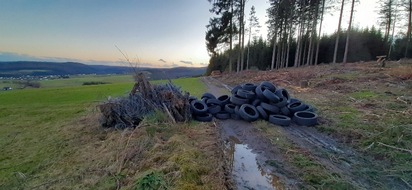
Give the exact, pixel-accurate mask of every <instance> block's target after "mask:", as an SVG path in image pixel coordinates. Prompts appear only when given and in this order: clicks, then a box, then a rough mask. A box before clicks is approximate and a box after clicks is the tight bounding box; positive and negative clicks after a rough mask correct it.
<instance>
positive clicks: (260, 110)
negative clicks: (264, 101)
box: [256, 106, 269, 120]
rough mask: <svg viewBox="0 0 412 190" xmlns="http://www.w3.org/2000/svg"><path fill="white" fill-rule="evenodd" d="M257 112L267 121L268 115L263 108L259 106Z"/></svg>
mask: <svg viewBox="0 0 412 190" xmlns="http://www.w3.org/2000/svg"><path fill="white" fill-rule="evenodd" d="M256 110H257V111H258V112H259V115H260V117H261V118H262V119H264V120H267V119H268V117H269V116H268V114H267V113H266V111H265V110H264V109H263V108H262V106H257V107H256Z"/></svg>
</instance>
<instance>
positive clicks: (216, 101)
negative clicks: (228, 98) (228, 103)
mask: <svg viewBox="0 0 412 190" xmlns="http://www.w3.org/2000/svg"><path fill="white" fill-rule="evenodd" d="M206 104H207V105H208V106H210V105H219V106H221V105H222V102H221V101H220V100H218V99H208V100H206Z"/></svg>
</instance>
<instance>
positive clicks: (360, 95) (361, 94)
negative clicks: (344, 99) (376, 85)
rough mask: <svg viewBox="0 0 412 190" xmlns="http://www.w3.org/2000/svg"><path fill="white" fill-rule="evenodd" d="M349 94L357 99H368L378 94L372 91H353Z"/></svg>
mask: <svg viewBox="0 0 412 190" xmlns="http://www.w3.org/2000/svg"><path fill="white" fill-rule="evenodd" d="M351 96H352V97H353V98H355V99H358V100H362V99H366V100H370V99H374V98H377V97H378V95H377V94H376V93H375V92H372V91H361V92H354V93H352V94H351Z"/></svg>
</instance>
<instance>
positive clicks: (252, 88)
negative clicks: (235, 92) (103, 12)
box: [242, 83, 256, 92]
mask: <svg viewBox="0 0 412 190" xmlns="http://www.w3.org/2000/svg"><path fill="white" fill-rule="evenodd" d="M242 89H244V90H247V91H252V92H254V91H255V89H256V85H254V84H252V83H245V84H243V85H242Z"/></svg>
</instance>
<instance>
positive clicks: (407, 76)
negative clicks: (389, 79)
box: [389, 64, 412, 80]
mask: <svg viewBox="0 0 412 190" xmlns="http://www.w3.org/2000/svg"><path fill="white" fill-rule="evenodd" d="M389 74H390V75H391V76H393V77H397V78H399V79H401V80H412V65H411V64H410V65H402V66H400V67H395V68H391V70H390V71H389Z"/></svg>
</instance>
